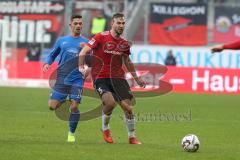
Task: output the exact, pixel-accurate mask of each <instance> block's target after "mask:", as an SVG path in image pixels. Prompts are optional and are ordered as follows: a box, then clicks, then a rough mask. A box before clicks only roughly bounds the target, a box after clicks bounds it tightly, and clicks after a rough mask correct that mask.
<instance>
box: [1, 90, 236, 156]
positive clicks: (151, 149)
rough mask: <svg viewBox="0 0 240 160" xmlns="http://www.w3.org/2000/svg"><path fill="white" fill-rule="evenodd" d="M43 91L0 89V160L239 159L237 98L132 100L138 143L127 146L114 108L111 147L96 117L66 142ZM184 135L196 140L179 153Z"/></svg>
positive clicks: (88, 102)
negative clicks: (192, 147) (72, 141)
mask: <svg viewBox="0 0 240 160" xmlns="http://www.w3.org/2000/svg"><path fill="white" fill-rule="evenodd" d="M49 92H50V90H49V89H26V88H0V100H1V101H0V159H1V160H16V159H17V160H33V159H34V160H46V159H51V160H74V159H79V160H97V159H104V160H108V159H111V160H114V159H116V160H128V159H131V160H132V159H133V160H141V159H142V160H159V159H162V160H210V159H212V160H234V159H235V160H238V159H239V157H240V138H239V136H240V96H239V95H206V94H173V93H170V94H167V95H163V96H158V97H152V98H138V99H137V105H136V106H135V112H136V113H138V117H137V118H138V122H137V136H138V138H139V139H140V140H141V141H142V143H143V144H142V145H129V144H128V139H127V132H126V127H125V125H124V123H123V121H122V119H121V116H122V112H121V110H120V109H119V107H117V108H116V110H115V111H114V114H113V117H112V121H111V130H112V135H113V138H114V141H115V143H114V144H106V143H104V141H103V139H102V135H101V132H100V128H101V119H100V118H97V119H94V120H90V121H86V122H80V124H79V126H78V129H77V132H76V133H77V134H76V140H77V142H76V143H75V144H69V143H67V142H66V138H67V131H68V127H67V122H65V121H61V120H59V119H58V118H57V117H56V115H55V114H54V112H51V111H49V110H48V107H47V101H48V96H49ZM99 103H100V101H99V100H98V99H94V98H90V97H84V99H83V101H82V104H81V106H80V110H81V112H85V111H87V110H90V109H92V108H94V107H96V106H97V105H98V104H99ZM154 113H155V115H154ZM150 115H154V116H153V117H150ZM173 117H174V118H173ZM189 133H194V134H196V135H197V136H198V137H199V139H200V142H201V145H200V149H199V151H198V152H196V153H188V152H184V151H183V150H182V148H181V146H180V142H181V139H182V138H183V136H184V135H186V134H189Z"/></svg>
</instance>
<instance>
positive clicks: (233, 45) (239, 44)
mask: <svg viewBox="0 0 240 160" xmlns="http://www.w3.org/2000/svg"><path fill="white" fill-rule="evenodd" d="M225 49H233V50H238V49H240V41H236V42H233V43H229V44H224V45H217V46H214V47H213V48H212V49H211V51H212V53H215V52H222V51H223V50H225Z"/></svg>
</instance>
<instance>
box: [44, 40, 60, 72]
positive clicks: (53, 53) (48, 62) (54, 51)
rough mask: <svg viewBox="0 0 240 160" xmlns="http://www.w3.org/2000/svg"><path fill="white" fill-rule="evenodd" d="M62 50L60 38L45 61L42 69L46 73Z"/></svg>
mask: <svg viewBox="0 0 240 160" xmlns="http://www.w3.org/2000/svg"><path fill="white" fill-rule="evenodd" d="M60 51H61V48H60V40H59V39H58V40H57V42H56V43H55V45H54V47H53V49H52V51H51V52H50V54H49V55H48V56H47V59H46V61H45V63H44V64H43V67H42V71H43V72H44V73H46V72H47V71H48V70H49V68H50V65H51V64H52V63H53V62H54V60H55V59H56V57H57V56H58V55H59V53H60Z"/></svg>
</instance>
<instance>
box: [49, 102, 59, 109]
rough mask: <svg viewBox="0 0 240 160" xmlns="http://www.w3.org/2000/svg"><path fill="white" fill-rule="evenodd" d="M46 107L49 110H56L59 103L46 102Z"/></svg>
mask: <svg viewBox="0 0 240 160" xmlns="http://www.w3.org/2000/svg"><path fill="white" fill-rule="evenodd" d="M48 106H49V109H50V110H56V109H57V108H58V107H59V103H56V102H53V101H51V100H49V101H48Z"/></svg>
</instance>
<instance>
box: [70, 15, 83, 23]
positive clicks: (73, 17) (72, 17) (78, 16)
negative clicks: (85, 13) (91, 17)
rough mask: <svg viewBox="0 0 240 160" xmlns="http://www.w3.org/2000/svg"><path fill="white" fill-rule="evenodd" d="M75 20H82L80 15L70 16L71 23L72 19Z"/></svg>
mask: <svg viewBox="0 0 240 160" xmlns="http://www.w3.org/2000/svg"><path fill="white" fill-rule="evenodd" d="M75 18H82V15H79V14H76V15H72V16H71V21H73V19H75Z"/></svg>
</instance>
